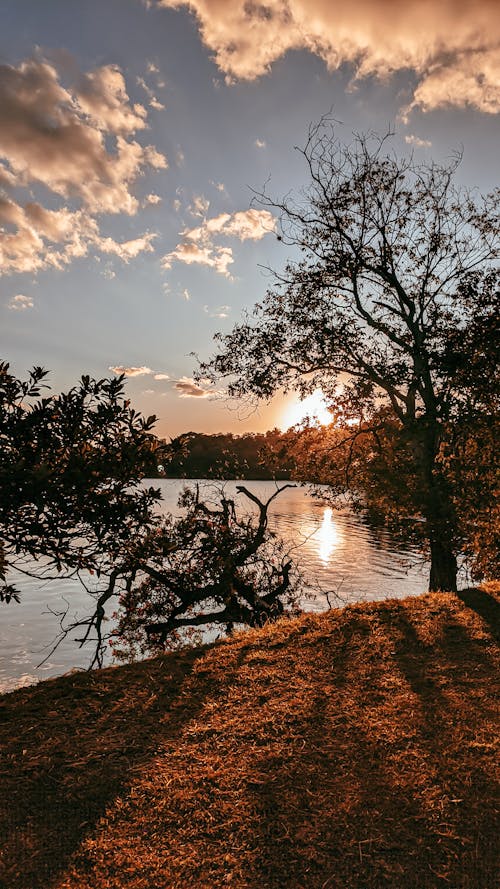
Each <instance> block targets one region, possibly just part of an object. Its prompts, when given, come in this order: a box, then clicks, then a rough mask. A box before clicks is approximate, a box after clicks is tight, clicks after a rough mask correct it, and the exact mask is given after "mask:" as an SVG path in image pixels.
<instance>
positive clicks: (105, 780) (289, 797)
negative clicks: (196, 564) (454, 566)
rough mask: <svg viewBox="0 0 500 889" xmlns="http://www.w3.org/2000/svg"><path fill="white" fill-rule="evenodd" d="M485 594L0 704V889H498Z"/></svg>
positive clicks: (49, 686) (491, 624)
mask: <svg viewBox="0 0 500 889" xmlns="http://www.w3.org/2000/svg"><path fill="white" fill-rule="evenodd" d="M499 590H500V586H498V585H497V586H496V587H495V586H494V585H491V586H490V587H489V589H488V588H485V589H483V590H480V591H467V592H465V593H463V594H460V597H457V596H453V595H451V594H441V593H439V594H430V595H426V596H422V597H419V598H411V599H407V600H404V601H387V602H382V603H376V604H368V605H354V606H351V607H348V608H345V609H344V610H342V611H332V612H328V613H326V614H322V615H313V614H308V615H305V616H303V617H301V618H299V619H294V620H290V621H282V622H280V623H278V624H276V625H274V626H269V627H266V628H264V629H263V630H259V631H249V632H246V633H242V634H239V635H237V636H235V637H234V638H233V639H232V640H230V641H227V642H223V643H219V644H217V645H214V646H212V647H204V648H198V649H194V650H190V651H185V652H182V653H180V654H172V655H166V656H164V657H160V658H156V659H153V660H149V661H145V662H143V663H139V664H134V665H130V666H124V667H119V668H114V669H106V670H103V671H101V672H94V673H77V674H72V675H69V676H66V677H61V678H59V679H55V680H49V681H46V682H44V683H42V684H41V685H39V686H36V687H32V688H25V689H20V690H18V691H17V692H14V693H13V694H10V695H6V696H4V697H3V698H0V725H1V729H0V734H1V742H2V745H1V746H2V758H1V765H0V779H1V792H0V799H1V801H2V802H1V806H2V813H1V818H2V824H3V827H2V830H1V836H0V849H1V853H2V868H3V874H4V876H3V879H4V883H3V884H2V886H3V887H5V889H41V887H43V889H125V887H127V889H223V887H232V889H250V887H251V889H253V887H256V889H278V887H279V889H299V887H300V889H354V887H355V889H375V887H377V889H378V887H380V889H392V887H394V889H407V887H408V889H410V887H411V889H431V887H449V889H496V887H497V886H498V885H500V879H499V877H500V874H499V872H498V871H497V869H496V868H497V858H496V848H495V841H496V837H497V836H498V833H499V831H498V826H499V825H498V821H496V815H497V814H498V809H497V806H496V802H498V784H497V783H496V782H495V770H496V769H498V709H497V699H496V692H497V691H498V686H496V683H495V677H496V676H497V675H498V673H496V669H498V660H499V657H498V612H499V610H500V602H499V597H498V592H499ZM495 686H496V687H495Z"/></svg>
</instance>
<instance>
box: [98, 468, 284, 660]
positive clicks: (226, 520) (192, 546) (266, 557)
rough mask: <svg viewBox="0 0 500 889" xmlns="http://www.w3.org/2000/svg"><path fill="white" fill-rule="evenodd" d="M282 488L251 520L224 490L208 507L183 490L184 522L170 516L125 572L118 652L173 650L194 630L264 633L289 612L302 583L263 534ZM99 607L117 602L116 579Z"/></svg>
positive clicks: (115, 641)
mask: <svg viewBox="0 0 500 889" xmlns="http://www.w3.org/2000/svg"><path fill="white" fill-rule="evenodd" d="M285 487H289V486H288V485H285V486H283V487H281V488H277V489H276V491H275V492H274V493H273V494H272V495H271V496H270V497H269V498H268V499H267V500H266V501H261V500H260V499H259V498H258V497H257V496H256V495H255V494H253V493H252V492H251V491H250V490H248V488H246V487H244V486H242V485H238V486H237V488H236V490H237V492H238V493H239V494H241V495H243V496H244V497H245V498H247V500H249V501H250V502H252V503H253V504H254V505H255V506H256V507H257V514H256V515H255V514H248V513H245V511H244V510H243V509H242V508H241V506H240V507H239V508H238V506H237V505H236V504H235V501H234V500H232V499H230V498H228V497H226V496H225V494H224V492H223V491H221V492H220V494H219V496H218V498H217V502H215V503H213V504H210V503H208V502H207V499H206V498H205V499H202V498H201V497H200V491H199V488H198V487H196V488H195V489H185V491H184V493H183V495H182V496H181V498H180V501H179V502H180V505H181V506H183V507H184V508H185V510H186V512H185V514H184V515H183V516H182V517H181V518H177V519H173V518H172V517H168V518H167V519H165V521H164V522H163V523H162V524H161V526H160V527H159V528H157V529H155V530H154V531H153V532H152V533H151V535H150V537H149V538H148V539H147V540H145V541H143V542H142V543H141V544H140V547H138V549H137V550H135V551H132V553H131V558H130V562H129V564H128V565H127V564H124V565H123V566H122V575H121V581H122V590H121V593H120V597H119V608H118V611H117V612H116V618H117V621H118V623H117V627H116V629H115V630H114V631H113V633H112V635H111V643H112V645H113V648H114V650H115V653H117V654H118V655H120V653H121V656H125V657H130V655H131V654H136V653H138V652H140V653H145V652H155V651H158V650H164V649H165V648H171V647H172V646H174V645H175V644H176V642H178V641H179V640H181V641H183V640H185V638H186V635H185V632H186V631H187V632H188V636H189V633H190V632H192V631H194V630H196V629H197V628H198V629H199V628H201V627H207V626H219V627H221V628H222V629H223V630H225V631H226V632H231V630H232V629H233V628H234V627H235V625H244V626H252V627H253V626H262V625H263V624H264V623H267V622H268V621H272V620H275V619H276V618H278V617H280V616H281V615H282V614H283V613H284V612H285V611H290V610H293V609H294V607H295V605H296V596H297V592H298V587H299V583H300V576H299V574H298V572H297V570H296V568H295V567H294V565H293V564H292V561H291V560H290V559H289V558H288V555H287V553H286V551H285V549H284V546H283V543H282V542H281V541H279V540H278V539H277V538H276V536H275V535H274V534H273V533H272V532H271V531H269V529H268V510H269V506H270V504H271V503H272V502H273V501H274V499H275V498H276V497H277V496H278V495H279V494H280V493H281V491H283V490H284V488H285ZM111 580H112V583H111V584H110V585H108V588H107V589H106V590H104V591H103V594H102V597H101V602H102V603H103V602H104V601H105V600H106V597H107V596H108V595H109V594H110V593H111V595H115V592H116V587H115V585H114V582H113V579H112V578H111Z"/></svg>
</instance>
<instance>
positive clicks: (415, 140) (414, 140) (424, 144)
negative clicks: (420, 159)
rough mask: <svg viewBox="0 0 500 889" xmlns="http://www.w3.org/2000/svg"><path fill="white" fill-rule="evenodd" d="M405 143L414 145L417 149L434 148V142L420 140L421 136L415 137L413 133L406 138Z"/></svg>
mask: <svg viewBox="0 0 500 889" xmlns="http://www.w3.org/2000/svg"><path fill="white" fill-rule="evenodd" d="M405 142H406V143H407V144H408V145H414V146H415V148H430V147H431V146H432V142H429V141H428V139H420V138H419V136H414V135H413V134H412V133H410V134H409V135H407V136H405Z"/></svg>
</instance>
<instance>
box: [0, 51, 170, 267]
mask: <svg viewBox="0 0 500 889" xmlns="http://www.w3.org/2000/svg"><path fill="white" fill-rule="evenodd" d="M146 116H147V113H146V110H145V109H144V107H143V106H142V105H138V104H136V105H132V104H131V102H130V100H129V97H128V94H127V92H126V88H125V80H124V78H123V75H122V73H121V71H120V70H119V68H118V67H117V66H116V65H105V66H102V67H100V68H96V69H95V70H94V71H90V72H87V73H76V74H75V76H74V83H73V84H71V85H70V86H63V84H62V83H61V80H60V77H59V73H58V71H57V69H56V67H55V65H54V64H52V63H50V62H48V61H47V60H46V59H41V58H33V59H28V60H27V61H24V62H22V63H21V64H20V65H19V66H17V67H15V66H11V65H5V64H4V65H0V272H36V271H38V270H39V269H44V268H51V267H52V268H59V269H60V268H62V267H63V266H64V265H66V264H67V263H69V262H71V261H72V260H73V259H75V258H76V257H81V256H85V255H86V254H87V253H88V251H89V249H90V248H91V247H92V248H93V249H94V250H96V251H101V252H104V253H114V254H115V255H117V256H119V257H121V258H122V259H123V260H124V261H128V260H129V259H131V258H133V257H135V256H137V255H138V254H139V253H141V252H143V251H150V250H151V249H152V246H151V242H152V240H153V238H154V235H153V234H150V233H146V234H143V235H140V236H139V237H138V238H134V239H131V240H129V241H126V242H124V243H119V242H117V241H115V240H114V239H112V238H106V237H102V235H101V233H100V228H99V223H98V217H99V216H100V215H101V214H126V215H128V216H133V215H135V214H136V213H137V212H138V209H139V201H138V200H137V198H136V197H135V195H134V194H133V192H132V187H133V185H134V183H135V181H136V180H137V178H138V177H139V176H140V175H141V174H142V173H143V172H144V171H145V170H146V169H147V168H153V169H166V167H167V160H166V158H165V156H164V155H162V154H161V153H160V152H158V151H157V150H156V148H155V147H154V146H152V145H146V146H142V145H140V144H139V142H137V141H136V139H135V138H134V135H135V133H136V132H137V131H141V130H144V129H145V127H146V125H147V122H146ZM39 186H41V187H42V188H43V189H44V190H46V191H47V192H48V196H47V202H48V203H49V207H44V206H43V205H42V204H41V203H39V202H38V201H34V200H33V189H34V188H37V187H39ZM2 189H3V192H2ZM26 191H27V192H28V198H29V199H28V200H27V198H26V196H25V193H26ZM57 203H59V207H57ZM55 205H56V209H54V206H55Z"/></svg>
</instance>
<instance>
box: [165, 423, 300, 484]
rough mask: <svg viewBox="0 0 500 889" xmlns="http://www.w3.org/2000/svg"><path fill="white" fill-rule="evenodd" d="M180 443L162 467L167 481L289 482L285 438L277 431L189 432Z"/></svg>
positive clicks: (289, 464)
mask: <svg viewBox="0 0 500 889" xmlns="http://www.w3.org/2000/svg"><path fill="white" fill-rule="evenodd" d="M175 441H177V440H174V442H172V444H175ZM182 442H183V447H182V448H179V449H178V450H177V449H176V451H175V454H174V456H173V457H172V459H171V460H170V461H169V462H168V464H167V466H166V467H165V470H164V475H166V476H167V477H168V478H222V479H238V478H242V479H273V478H277V479H288V478H290V472H291V468H292V465H291V463H290V460H289V458H288V457H287V453H286V448H285V445H286V442H287V438H286V435H285V434H283V433H281V432H280V431H279V429H272V430H270V431H269V432H266V433H256V432H248V433H245V434H244V435H233V434H232V433H230V432H228V433H218V434H215V435H206V434H203V433H200V432H189V433H187V434H185V435H183V436H182Z"/></svg>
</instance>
